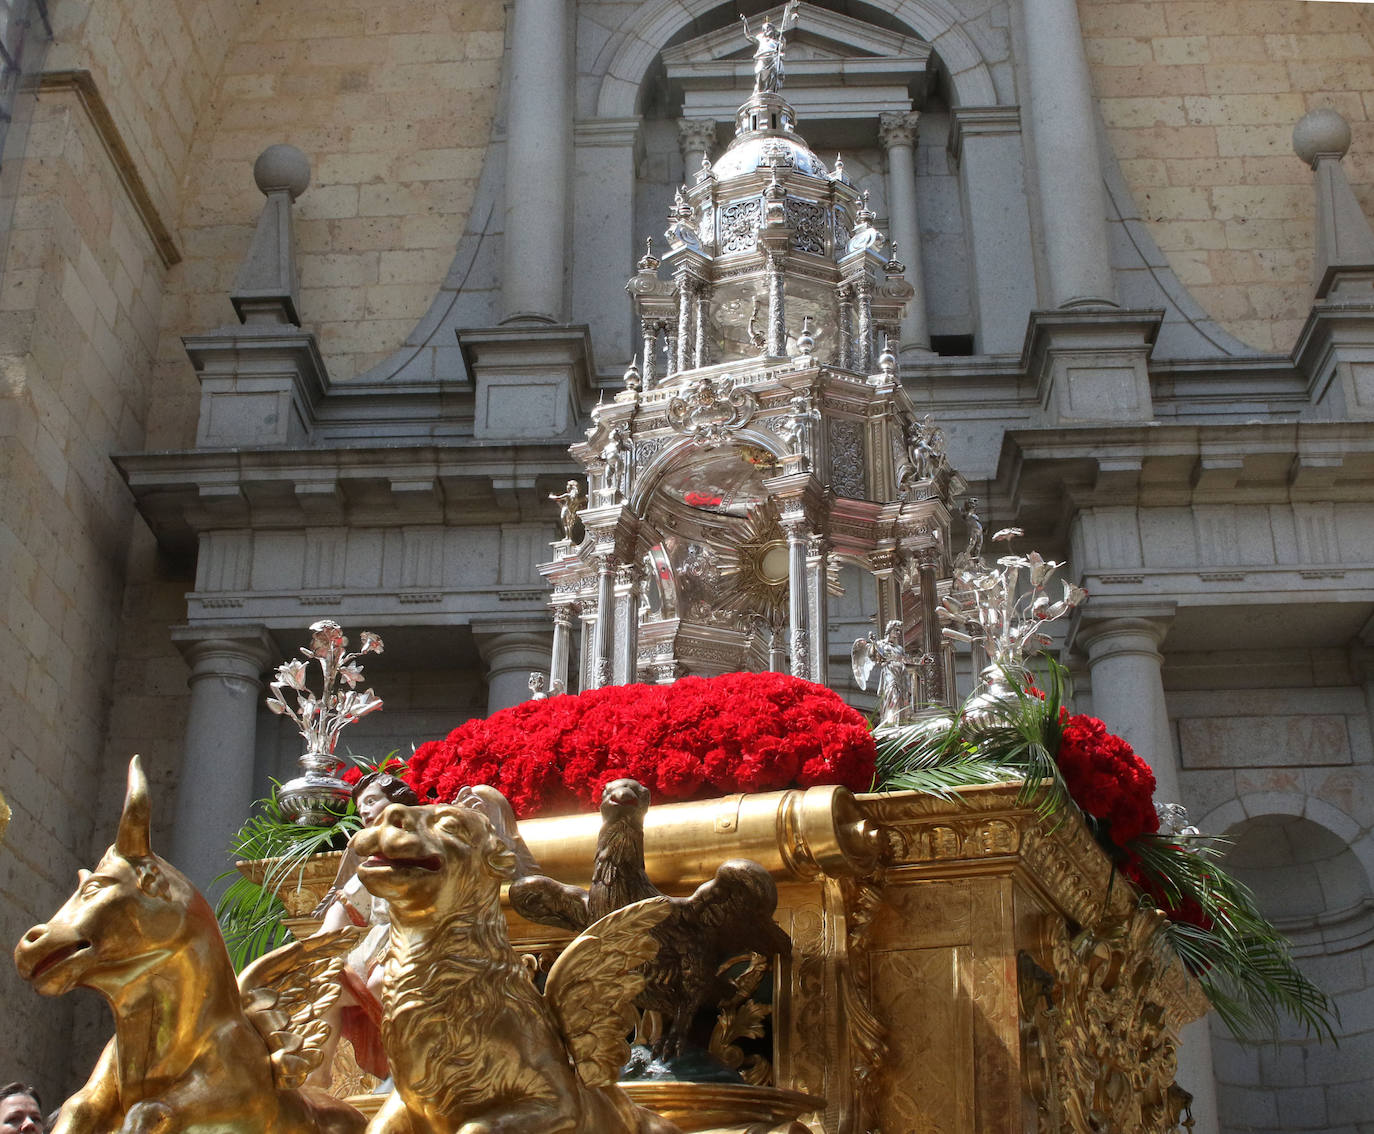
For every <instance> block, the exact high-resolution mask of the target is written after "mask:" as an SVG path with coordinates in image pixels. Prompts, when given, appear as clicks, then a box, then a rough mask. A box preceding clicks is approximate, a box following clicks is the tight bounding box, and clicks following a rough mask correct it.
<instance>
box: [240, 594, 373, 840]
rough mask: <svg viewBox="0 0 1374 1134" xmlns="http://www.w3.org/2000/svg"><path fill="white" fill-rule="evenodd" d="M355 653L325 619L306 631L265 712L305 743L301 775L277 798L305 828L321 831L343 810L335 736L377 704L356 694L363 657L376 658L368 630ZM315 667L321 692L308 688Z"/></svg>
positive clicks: (364, 693) (368, 694)
mask: <svg viewBox="0 0 1374 1134" xmlns="http://www.w3.org/2000/svg"><path fill="white" fill-rule="evenodd" d="M359 638H360V644H359V648H358V649H357V650H355V651H354V652H352V653H349V652H348V639H347V638H346V637H345V636H344V632H343V629H342V627H340V626H339V624H338V623H337V622H331V621H329V620H328V619H325V620H323V621H321V622H316V623H315V624H314V625H312V626H311V627H310V645H308V646H302V647H301V650H300V652H301V655H302V658H303V659H304V660H300V659H295V660H292V661H287V662H283V663H282V664H281V665H279V666H278V667H277V676H276V680H275V681H272V682H271V683H270V685H271V689H272V695H271V696H270V697H268V698H267V707H268V708H269V709H270V710H271V711H272V712H274V713H276V714H277V715H278V716H285V717H290V718H291V720H292V721H294V722H295V724H296V728H297V729H298V730H299V731H300V734H301V737H302V738H303V739H304V740H305V752H304V753H303V754H302V756H301V767H302V769H304V773H305V774H304V775H302V776H298V777H297V778H296V779H294V780H291V781H289V782H288V783H286V784H283V785H282V787H281V790H280V791H279V792H278V794H277V800H278V803H279V804H280V805H281V809H282V811H283V812H284V813H285V814H286V815H287V816H288V817H289V818H291V819H292V820H294V821H295V822H297V823H300V824H302V825H304V826H312V827H313V826H325V825H327V824H329V823H331V822H333V821H334V820H335V819H336V818H337V817H338V814H339V813H340V812H341V811H342V809H343V805H344V802H345V801H346V800H347V799H348V796H349V787H348V785H347V784H346V783H344V782H343V781H342V780H340V779H339V778H338V777H337V776H335V775H334V774H333V769H334V766H335V764H336V763H337V760H336V759H335V756H334V749H335V746H336V745H337V744H338V740H339V733H340V732H342V731H343V729H344V727H345V726H347V725H350V724H353V723H354V722H355V721H357V720H359V719H360V718H362V717H365V716H366V715H367V714H368V713H373V712H376V711H377V710H378V709H380V708H381V707H382V699H381V698H380V697H378V696H377V695H376V694H375V693H374V692H373V691H372V690H371V689H362V690H359V689H358V686H359V685H360V684H361V683H362V680H363V667H362V664H361V663H360V661H359V659H360V658H362V657H363V655H365V654H380V653H381V652H382V639H381V637H380V636H379V635H377V634H374V633H372V632H371V631H370V630H364V631H363V632H362V634H361V635H359ZM312 663H315V664H318V666H319V667H320V678H321V688H320V692H319V693H318V694H316V693H315V691H314V690H312V689H311V688H310V685H309V684H308V678H309V677H310V674H311V664H312Z"/></svg>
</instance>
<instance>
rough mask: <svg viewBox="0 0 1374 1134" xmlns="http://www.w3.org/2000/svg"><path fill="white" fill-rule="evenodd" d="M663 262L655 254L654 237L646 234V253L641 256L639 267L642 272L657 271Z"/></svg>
mask: <svg viewBox="0 0 1374 1134" xmlns="http://www.w3.org/2000/svg"><path fill="white" fill-rule="evenodd" d="M662 262H663V261H661V260H660V259H659V258H658V257H657V256H655V255H654V238H653V237H652V236H646V237H645V238H644V255H643V256H641V257H640V258H639V264H638V265H637V267H638V268H639V270H640V271H641V272H656V271H658V266H659V264H661V263H662Z"/></svg>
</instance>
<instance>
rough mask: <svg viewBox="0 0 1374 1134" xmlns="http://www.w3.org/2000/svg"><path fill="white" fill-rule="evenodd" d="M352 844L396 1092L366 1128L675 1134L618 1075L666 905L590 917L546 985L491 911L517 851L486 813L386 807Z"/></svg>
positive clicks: (416, 1132) (383, 1132) (372, 1133)
mask: <svg viewBox="0 0 1374 1134" xmlns="http://www.w3.org/2000/svg"><path fill="white" fill-rule="evenodd" d="M351 846H352V849H353V851H354V853H355V854H356V855H357V856H358V859H359V865H358V877H359V878H360V879H361V880H362V883H363V885H364V886H366V887H367V888H368V889H369V890H370V891H372V893H373V894H375V895H376V896H377V897H380V898H385V899H386V900H387V902H388V903H390V909H391V940H390V944H389V948H388V953H387V959H386V979H385V982H384V984H383V991H382V1010H383V1011H382V1044H383V1046H384V1047H385V1048H386V1054H387V1060H388V1062H389V1063H390V1066H391V1071H392V1075H393V1076H394V1077H395V1081H396V1090H395V1092H394V1093H393V1094H392V1095H391V1097H390V1098H389V1099H388V1100H387V1101H386V1103H385V1104H384V1105H383V1107H382V1109H381V1111H380V1112H379V1113H378V1114H377V1116H376V1117H375V1118H374V1119H373V1120H372V1123H371V1124H370V1125H369V1126H368V1134H678V1129H677V1127H676V1126H674V1125H673V1124H672V1123H670V1122H668V1121H667V1120H666V1119H663V1118H660V1117H659V1116H658V1115H656V1114H653V1113H651V1112H649V1111H647V1110H642V1109H640V1108H639V1107H636V1106H635V1105H634V1104H633V1103H632V1102H631V1101H630V1098H629V1096H628V1095H626V1094H625V1092H624V1091H622V1090H621V1089H620V1088H619V1087H617V1086H616V1085H615V1080H616V1074H617V1072H618V1071H619V1069H620V1067H621V1066H622V1064H623V1063H624V1062H625V1060H626V1058H627V1057H628V1055H629V1044H628V1042H627V1040H626V1034H627V1032H628V1030H629V1029H630V1028H631V1027H632V1026H633V1023H632V1021H633V1007H632V1006H633V1002H634V999H635V997H636V996H637V995H638V993H639V991H640V990H641V988H642V987H643V983H644V978H643V977H642V976H641V975H640V974H639V973H638V972H637V971H636V970H637V969H638V968H639V967H640V966H641V965H643V964H644V962H645V961H646V960H648V959H649V958H650V957H651V956H653V955H654V954H655V953H656V952H657V951H658V945H657V942H656V941H655V940H654V938H653V937H652V936H651V935H650V930H651V929H652V928H653V926H654V925H656V924H657V923H658V922H659V921H661V920H662V919H663V918H664V917H665V916H667V914H668V912H669V905H668V902H667V900H666V899H664V898H650V899H649V900H648V901H644V902H639V903H637V904H635V905H633V906H628V907H626V908H625V909H623V910H618V911H616V912H615V913H613V914H611V915H610V916H608V917H605V918H603V919H602V920H600V921H598V922H596V923H595V924H593V925H591V926H590V927H589V928H588V929H587V931H586V932H585V933H583V934H582V935H581V936H580V937H578V938H577V939H576V940H574V941H573V942H572V944H571V945H569V946H568V947H567V949H566V950H564V952H563V954H562V956H560V957H559V959H558V960H557V961H556V962H555V963H554V965H553V967H552V968H551V969H550V970H549V976H548V980H547V982H546V984H545V991H544V992H543V993H542V994H541V993H540V991H539V989H538V988H536V987H535V984H534V981H533V979H532V977H531V974H530V971H529V969H528V968H527V967H526V966H525V965H524V964H523V963H522V962H521V960H520V958H519V957H518V956H517V955H516V953H515V951H514V950H513V949H512V948H511V944H510V938H509V937H508V936H507V932H506V921H505V917H504V916H503V914H502V912H501V883H502V882H504V881H509V880H510V879H511V878H512V877H514V875H515V873H516V857H515V854H514V853H513V851H512V849H511V846H510V844H509V843H508V842H506V841H505V840H503V839H502V838H501V836H500V835H499V834H498V833H497V831H496V830H495V829H494V828H493V826H492V824H491V822H490V821H489V820H488V819H487V817H486V816H485V815H482V814H480V813H479V812H477V811H475V810H473V809H471V808H468V807H462V806H453V805H437V806H435V805H431V806H424V807H405V806H402V805H400V804H392V805H391V806H390V807H388V808H387V809H386V810H385V811H384V812H383V813H382V815H381V818H380V819H379V820H378V821H377V822H376V823H375V824H373V825H372V826H370V827H367V828H364V829H363V830H361V831H359V832H358V833H357V834H356V835H354V836H353V842H352V844H351Z"/></svg>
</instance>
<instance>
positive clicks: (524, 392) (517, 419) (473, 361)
mask: <svg viewBox="0 0 1374 1134" xmlns="http://www.w3.org/2000/svg"><path fill="white" fill-rule="evenodd" d="M458 345H459V346H460V347H462V350H463V362H464V363H465V364H466V366H467V368H468V374H469V375H471V377H472V381H473V384H474V386H476V403H475V405H474V409H473V425H472V433H473V436H474V437H475V438H477V439H478V440H504V441H534V440H539V441H555V440H558V439H560V438H563V437H565V436H566V435H567V433H568V432H569V430H571V429H572V427H573V426H574V424H575V423H576V420H577V411H578V408H579V406H580V407H586V406H588V405H590V403H591V401H592V400H593V397H592V393H591V378H590V366H591V353H592V348H591V340H590V338H589V337H588V335H587V328H586V327H581V326H577V327H541V326H539V325H537V324H534V325H528V326H524V325H514V326H508V327H482V328H477V329H473V330H462V331H459V332H458Z"/></svg>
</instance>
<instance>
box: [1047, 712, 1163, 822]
mask: <svg viewBox="0 0 1374 1134" xmlns="http://www.w3.org/2000/svg"><path fill="white" fill-rule="evenodd" d="M1055 762H1056V763H1057V764H1058V765H1059V770H1060V772H1062V773H1063V775H1064V783H1065V784H1066V785H1067V786H1068V789H1069V794H1070V795H1071V796H1073V799H1074V802H1075V803H1077V804H1078V806H1079V807H1081V808H1083V810H1084V811H1086V812H1087V813H1088V814H1089V815H1091V816H1093V817H1094V818H1095V819H1100V820H1101V821H1102V822H1103V823H1105V824H1106V825H1107V836H1108V838H1110V839H1111V841H1112V843H1113V844H1115V845H1116V846H1117V847H1122V848H1124V847H1125V846H1126V844H1127V843H1129V842H1130V841H1131V840H1132V839H1136V838H1139V837H1140V836H1141V835H1152V834H1154V833H1155V832H1156V831H1158V830H1159V816H1158V815H1156V814H1155V807H1154V794H1155V774H1154V772H1152V771H1150V766H1149V765H1148V764H1146V763H1145V761H1144V760H1142V759H1141V758H1140V757H1139V756H1137V755H1136V754H1135V750H1134V749H1133V748H1132V747H1131V746H1130V745H1129V744H1127V743H1126V742H1125V741H1124V740H1122V739H1121V737H1119V736H1114V735H1113V734H1112V733H1110V732H1108V731H1107V726H1106V725H1105V724H1103V723H1102V722H1101V721H1100V720H1098V719H1097V718H1096V717H1090V716H1087V715H1085V714H1083V713H1078V714H1075V715H1074V716H1071V717H1068V718H1067V719H1066V720H1065V721H1064V725H1063V730H1062V737H1061V739H1060V742H1059V750H1058V752H1056V753H1055Z"/></svg>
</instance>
